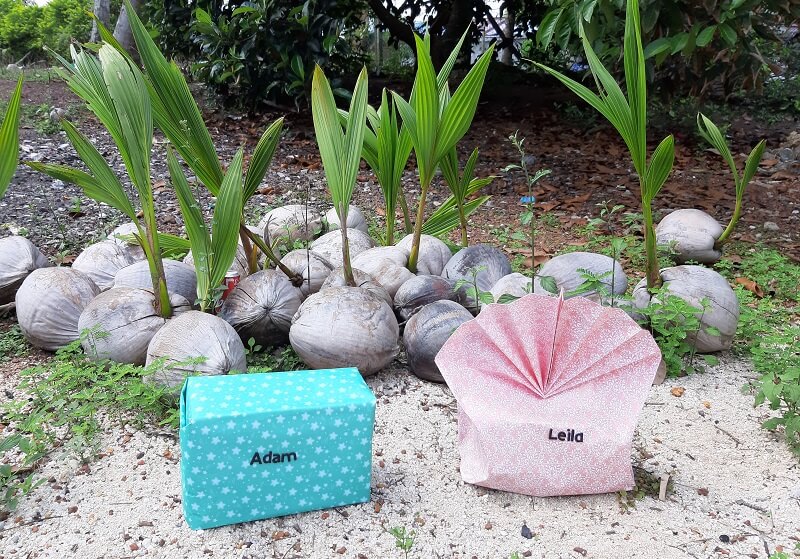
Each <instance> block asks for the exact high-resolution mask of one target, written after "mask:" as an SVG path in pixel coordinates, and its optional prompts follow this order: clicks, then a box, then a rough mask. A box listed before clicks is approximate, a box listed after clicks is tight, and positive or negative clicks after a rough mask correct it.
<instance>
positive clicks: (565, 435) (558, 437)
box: [547, 429, 583, 443]
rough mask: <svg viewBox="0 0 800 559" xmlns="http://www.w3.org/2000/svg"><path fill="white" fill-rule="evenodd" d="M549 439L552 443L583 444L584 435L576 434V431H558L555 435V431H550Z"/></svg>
mask: <svg viewBox="0 0 800 559" xmlns="http://www.w3.org/2000/svg"><path fill="white" fill-rule="evenodd" d="M547 438H548V439H550V440H551V441H565V442H570V443H582V442H583V433H576V432H575V429H567V430H566V431H557V432H555V433H554V432H553V430H552V429H550V432H549V433H548V434H547Z"/></svg>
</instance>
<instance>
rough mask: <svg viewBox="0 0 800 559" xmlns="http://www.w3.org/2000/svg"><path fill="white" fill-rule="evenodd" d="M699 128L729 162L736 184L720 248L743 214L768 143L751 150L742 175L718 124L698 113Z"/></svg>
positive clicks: (718, 240)
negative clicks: (731, 207)
mask: <svg viewBox="0 0 800 559" xmlns="http://www.w3.org/2000/svg"><path fill="white" fill-rule="evenodd" d="M697 128H698V129H699V130H700V135H701V136H703V138H704V139H705V140H706V141H707V142H708V143H709V144H711V145H712V146H714V148H716V150H717V151H718V152H719V154H720V155H721V156H722V158H723V159H724V160H725V162H726V163H727V164H728V167H730V169H731V173H733V182H734V184H735V185H736V205H735V207H734V210H733V215H732V216H731V220H730V222H729V223H728V226H727V227H726V228H725V230H724V231H723V232H722V235H720V236H719V239H717V242H716V243H715V244H714V248H715V249H716V250H719V249H720V248H721V247H722V245H724V244H725V242H726V241H727V240H728V237H730V234H731V233H732V232H733V229H734V228H735V227H736V223H737V222H738V221H739V217H740V216H741V215H742V199H743V198H744V191H745V188H747V185H748V184H749V183H750V181H751V180H752V178H753V177H754V176H755V174H756V171H758V164H759V163H760V162H761V158H762V157H763V155H764V148H765V147H766V145H767V144H766V140H761V141H760V142H758V144H756V147H754V148H753V150H752V151H751V152H750V155H748V156H747V160H746V161H745V164H744V171H743V172H742V174H741V175H740V174H739V170H738V169H737V168H736V162H735V161H734V160H733V155H732V154H731V150H730V148H729V147H728V144H727V142H726V141H725V138H724V136H723V135H722V132H720V131H719V128H717V126H716V125H715V124H714V123H713V122H711V120H710V119H709V118H708V117H706V116H705V115H704V114H702V113H698V115H697Z"/></svg>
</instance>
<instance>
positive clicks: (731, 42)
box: [718, 23, 738, 47]
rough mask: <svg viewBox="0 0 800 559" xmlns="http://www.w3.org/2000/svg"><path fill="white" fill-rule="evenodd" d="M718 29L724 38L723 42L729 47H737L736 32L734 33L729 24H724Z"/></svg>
mask: <svg viewBox="0 0 800 559" xmlns="http://www.w3.org/2000/svg"><path fill="white" fill-rule="evenodd" d="M718 29H719V34H720V36H721V37H722V40H723V41H725V43H726V44H727V45H728V46H729V47H733V46H735V45H736V41H737V39H738V37H737V35H736V31H734V30H733V28H732V27H731V26H730V25H728V24H727V23H722V24H720V25H719V27H718Z"/></svg>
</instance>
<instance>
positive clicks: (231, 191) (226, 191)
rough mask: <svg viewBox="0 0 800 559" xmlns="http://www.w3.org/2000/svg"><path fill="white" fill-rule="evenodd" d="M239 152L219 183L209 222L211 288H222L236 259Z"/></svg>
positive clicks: (238, 218)
mask: <svg viewBox="0 0 800 559" xmlns="http://www.w3.org/2000/svg"><path fill="white" fill-rule="evenodd" d="M243 157H244V153H243V151H242V150H241V148H240V149H239V151H238V152H236V155H235V156H234V157H233V161H231V164H230V165H229V166H228V171H227V172H226V173H225V177H224V178H223V179H222V186H221V187H220V189H219V196H218V197H217V204H216V206H215V207H214V217H213V219H212V221H211V256H212V260H211V275H210V279H209V282H210V283H211V288H212V289H213V288H216V287H217V286H219V285H220V284H222V280H224V279H225V274H226V273H227V272H228V269H229V268H230V267H231V264H233V261H234V259H235V258H236V251H237V249H238V246H239V224H240V221H241V216H242V204H243V194H242V159H243Z"/></svg>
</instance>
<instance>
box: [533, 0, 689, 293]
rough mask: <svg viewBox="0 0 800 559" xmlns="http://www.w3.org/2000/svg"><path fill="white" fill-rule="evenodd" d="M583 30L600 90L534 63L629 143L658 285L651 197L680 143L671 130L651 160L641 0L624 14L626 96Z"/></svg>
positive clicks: (650, 267)
mask: <svg viewBox="0 0 800 559" xmlns="http://www.w3.org/2000/svg"><path fill="white" fill-rule="evenodd" d="M580 35H581V41H582V42H583V49H584V52H585V54H586V60H587V62H588V63H589V69H590V71H591V73H592V76H593V77H594V80H595V83H596V85H597V89H598V93H594V92H593V91H591V90H590V89H589V88H587V87H585V86H583V85H581V84H580V83H578V82H576V81H575V80H572V79H570V78H568V77H567V76H565V75H563V74H561V73H559V72H557V71H556V70H553V69H551V68H548V67H547V66H544V65H542V64H539V63H538V62H534V64H535V65H536V66H538V67H539V68H541V69H542V70H544V71H546V72H548V73H549V74H551V75H553V76H554V77H556V78H557V79H558V80H559V81H561V83H563V84H564V85H566V86H567V87H568V88H569V89H570V90H571V91H572V92H573V93H575V94H576V95H578V96H579V97H580V98H581V99H583V100H584V101H585V102H586V103H588V104H589V105H591V106H592V107H594V109H596V110H597V111H598V112H599V113H600V114H602V115H603V116H604V117H605V118H606V119H608V121H609V122H610V123H611V124H612V125H613V126H614V128H616V129H617V132H619V134H620V136H622V139H623V141H624V142H625V145H626V146H627V147H628V151H629V152H630V155H631V159H632V161H633V166H634V168H635V169H636V174H637V175H638V177H639V184H640V188H641V198H642V215H643V216H644V237H645V252H646V255H647V263H646V268H647V288H648V289H653V288H655V287H658V286H659V285H660V284H661V277H660V275H659V269H658V255H657V253H656V237H655V230H654V227H653V211H652V202H653V199H654V198H655V197H656V195H657V194H658V192H659V190H661V187H662V186H663V185H664V182H666V180H667V177H668V176H669V174H670V172H671V171H672V165H673V163H674V160H675V146H674V139H673V137H672V136H671V135H670V136H667V137H666V138H664V139H663V140H662V141H661V143H660V144H659V145H658V147H657V148H656V149H655V151H654V152H653V155H652V157H651V158H650V161H649V163H648V161H647V84H646V75H645V64H644V60H645V59H644V53H643V50H642V37H641V24H640V19H639V2H638V0H627V6H626V13H625V39H624V66H625V86H626V89H627V93H628V97H627V98H626V97H625V94H624V93H623V92H622V89H621V88H620V86H619V85H618V84H617V82H616V81H615V80H614V77H613V76H612V75H611V74H610V73H609V71H608V70H607V69H606V68H605V67H604V66H603V65H602V63H601V62H600V59H599V58H598V57H597V55H596V54H595V52H594V50H593V49H592V46H591V44H590V42H589V40H588V38H587V37H586V33H585V32H584V30H583V28H582V27H581V30H580Z"/></svg>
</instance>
